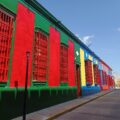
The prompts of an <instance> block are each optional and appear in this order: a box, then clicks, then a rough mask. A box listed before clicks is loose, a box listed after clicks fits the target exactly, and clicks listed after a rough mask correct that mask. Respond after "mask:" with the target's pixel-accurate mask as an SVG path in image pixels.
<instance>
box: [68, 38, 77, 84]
mask: <svg viewBox="0 0 120 120" xmlns="http://www.w3.org/2000/svg"><path fill="white" fill-rule="evenodd" d="M68 45H69V48H68V85H69V86H76V82H75V66H74V43H73V42H71V41H70V40H69V41H68Z"/></svg>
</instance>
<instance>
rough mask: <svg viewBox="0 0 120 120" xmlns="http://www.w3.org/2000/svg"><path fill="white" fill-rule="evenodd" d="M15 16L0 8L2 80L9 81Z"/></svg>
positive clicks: (0, 64) (0, 65)
mask: <svg viewBox="0 0 120 120" xmlns="http://www.w3.org/2000/svg"><path fill="white" fill-rule="evenodd" d="M12 31H13V17H12V16H10V15H9V14H7V13H5V12H4V11H2V10H1V9H0V82H7V76H8V64H9V59H10V58H9V57H10V49H11V40H12Z"/></svg>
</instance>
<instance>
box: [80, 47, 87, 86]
mask: <svg viewBox="0 0 120 120" xmlns="http://www.w3.org/2000/svg"><path fill="white" fill-rule="evenodd" d="M80 63H81V85H82V86H86V77H85V58H84V50H83V49H81V48H80Z"/></svg>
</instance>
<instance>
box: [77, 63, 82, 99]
mask: <svg viewBox="0 0 120 120" xmlns="http://www.w3.org/2000/svg"><path fill="white" fill-rule="evenodd" d="M80 81H81V79H80V65H78V64H76V82H77V96H78V97H79V96H81V82H80Z"/></svg>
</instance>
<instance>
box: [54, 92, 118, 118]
mask: <svg viewBox="0 0 120 120" xmlns="http://www.w3.org/2000/svg"><path fill="white" fill-rule="evenodd" d="M56 120H120V90H115V91H114V92H112V93H110V94H108V95H106V96H104V97H101V98H99V99H97V100H95V101H92V102H90V103H88V104H86V105H84V106H82V107H79V108H77V109H75V110H73V111H71V112H68V113H66V114H64V115H62V116H60V117H59V118H56Z"/></svg>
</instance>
